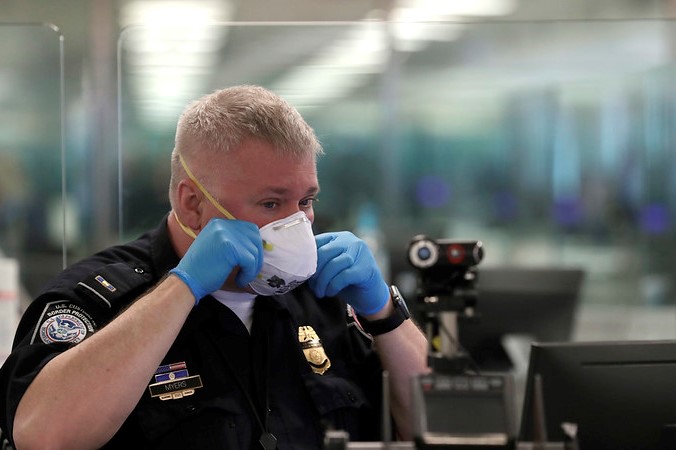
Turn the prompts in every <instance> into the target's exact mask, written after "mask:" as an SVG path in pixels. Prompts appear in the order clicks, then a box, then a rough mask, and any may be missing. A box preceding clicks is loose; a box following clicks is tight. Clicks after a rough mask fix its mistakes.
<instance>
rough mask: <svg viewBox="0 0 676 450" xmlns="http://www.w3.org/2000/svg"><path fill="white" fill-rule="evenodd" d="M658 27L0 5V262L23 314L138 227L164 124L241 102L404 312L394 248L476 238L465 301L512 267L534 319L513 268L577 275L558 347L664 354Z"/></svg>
mask: <svg viewBox="0 0 676 450" xmlns="http://www.w3.org/2000/svg"><path fill="white" fill-rule="evenodd" d="M675 16H676V1H673V0H594V1H586V0H569V1H565V2H561V1H556V0H473V1H470V0H466V1H465V0H463V1H461V0H457V1H453V2H451V1H431V0H392V1H386V0H382V1H362V0H340V1H339V0H278V1H268V0H208V1H207V0H191V1H179V0H175V1H162V0H155V1H152V0H92V1H85V0H58V1H44V0H2V1H0V42H2V45H0V117H1V120H0V250H1V251H2V253H4V255H5V256H7V257H10V258H15V259H17V260H18V261H19V263H20V264H19V266H20V269H19V276H20V280H21V285H22V290H23V297H24V299H25V301H28V300H29V299H30V298H31V296H33V295H35V294H36V293H37V292H38V291H39V288H40V286H41V285H42V284H43V283H44V282H45V281H46V280H48V279H49V278H50V277H52V276H54V275H55V274H57V273H58V271H59V270H60V269H61V268H62V267H63V266H64V265H68V264H71V263H73V262H75V261H76V260H78V259H79V258H81V257H83V256H85V255H88V254H90V253H92V252H94V251H97V250H99V249H102V248H103V247H105V246H107V245H110V244H113V243H117V242H121V241H123V240H127V239H131V238H133V237H135V236H137V235H138V234H139V233H140V232H142V231H143V230H145V229H147V228H149V227H152V226H154V225H155V224H157V223H158V222H159V221H160V220H161V219H162V217H163V216H164V214H165V213H166V212H167V210H168V207H169V206H168V201H167V195H166V191H167V184H168V179H169V172H168V171H169V153H170V151H171V149H172V146H173V138H174V127H175V123H176V119H177V117H178V115H179V114H180V111H181V110H182V108H183V107H184V106H185V105H186V104H187V102H189V101H190V100H192V99H194V98H196V97H198V96H200V95H202V94H205V93H208V92H211V91H213V90H215V89H217V88H221V87H226V86H229V85H234V84H241V83H250V84H260V85H263V86H265V87H268V88H270V89H272V90H274V91H276V92H277V93H278V94H280V95H282V96H283V97H285V98H286V99H287V100H289V101H290V102H291V103H292V104H293V105H295V106H296V107H297V108H298V109H299V110H300V111H301V113H302V114H303V115H304V117H305V118H306V119H307V121H308V122H309V123H310V124H311V125H312V126H313V127H314V128H315V130H316V132H317V134H318V136H319V138H320V140H321V142H322V143H323V145H324V148H325V151H326V155H325V156H324V157H323V158H322V159H321V160H320V161H319V176H320V182H321V186H322V193H321V196H320V201H319V203H318V204H317V208H316V212H317V221H316V224H315V229H316V231H317V232H320V231H326V230H338V229H349V230H352V231H354V232H355V233H357V234H358V235H360V236H362V237H364V238H365V239H367V240H368V242H369V243H370V244H371V245H372V248H373V249H374V252H375V253H376V255H377V257H378V259H379V260H380V262H381V265H382V267H383V271H384V272H385V275H386V277H387V278H388V279H389V280H390V281H392V282H395V283H399V284H400V285H401V286H402V287H403V289H402V290H404V291H406V292H407V293H409V295H410V294H411V293H412V292H414V290H415V283H416V281H415V280H416V273H415V271H413V270H412V268H411V266H410V265H409V263H408V261H407V258H406V254H407V248H408V245H409V243H410V241H411V239H412V238H413V236H415V235H418V234H425V235H427V236H429V237H431V238H433V239H441V238H448V239H465V240H481V241H482V242H483V244H484V249H485V257H484V259H483V261H482V262H481V263H480V265H479V269H480V275H479V283H481V270H483V269H485V270H486V272H487V273H489V272H490V271H491V270H493V269H495V270H496V271H498V272H499V271H500V270H503V269H518V270H519V271H521V272H520V274H522V275H523V274H526V275H528V274H529V273H530V274H531V276H530V278H529V276H525V277H521V278H518V277H516V278H511V277H508V278H509V280H504V279H503V280H502V282H503V283H507V281H513V282H514V283H516V284H518V286H516V287H513V288H514V289H515V290H517V291H519V289H521V290H524V289H525V290H526V291H527V290H528V287H529V286H531V285H538V284H544V287H543V288H542V289H543V290H544V291H545V293H544V294H542V296H541V297H542V298H539V299H538V301H550V300H551V295H549V297H548V294H547V289H548V286H549V287H552V286H556V285H557V283H559V284H560V280H559V281H556V280H554V281H551V282H549V281H547V280H545V282H544V283H543V279H541V278H538V274H537V272H533V273H531V272H528V271H529V270H531V269H534V270H535V269H543V268H545V269H548V270H549V269H552V270H555V271H556V270H561V271H566V270H569V269H570V270H580V271H583V273H584V277H583V281H582V282H580V283H579V284H578V281H575V282H574V284H575V285H574V286H572V285H570V284H568V285H566V286H564V287H566V288H569V290H572V291H573V292H571V293H568V294H566V295H567V297H566V301H569V302H571V303H570V304H571V306H570V308H571V309H570V310H569V312H570V313H571V314H572V315H571V316H570V317H571V318H570V323H569V332H570V333H569V334H570V338H572V339H627V338H639V339H657V338H673V337H676V286H675V281H676V264H674V263H675V261H676V245H674V243H675V242H674V241H675V237H676V222H675V221H676V154H675V152H674V146H675V144H676V87H675V85H674V82H673V80H674V76H675V75H676V65H675V58H676V22H675V21H674V20H673V18H674V17H675ZM517 278H518V281H516V280H517ZM555 278H556V277H555ZM571 283H573V282H571ZM564 284H566V283H564ZM499 287H500V286H498V287H497V288H496V289H498V288H499ZM552 289H554V288H552ZM554 290H556V289H554ZM519 292H520V291H519ZM410 302H411V301H410V300H409V303H410ZM478 309H479V311H480V310H481V297H479V301H478ZM527 311H528V310H527ZM525 314H526V315H528V312H526V313H525ZM532 320H537V319H536V317H533V318H532ZM517 331H518V330H517ZM524 331H527V330H524Z"/></svg>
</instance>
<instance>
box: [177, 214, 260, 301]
mask: <svg viewBox="0 0 676 450" xmlns="http://www.w3.org/2000/svg"><path fill="white" fill-rule="evenodd" d="M236 267H239V269H240V271H239V273H238V274H237V275H236V276H235V282H236V283H237V286H239V287H244V286H246V285H247V284H248V283H249V282H250V281H251V280H253V279H254V278H256V276H257V275H258V273H259V272H260V271H261V268H262V267H263V241H262V239H261V235H260V232H259V231H258V227H257V226H256V225H255V224H253V223H250V222H244V221H241V220H227V219H219V218H214V219H211V220H210V221H209V223H208V224H207V226H206V227H204V229H202V231H200V233H199V234H198V235H197V238H196V239H195V241H194V242H193V243H192V244H191V245H190V248H188V251H187V252H186V254H185V255H184V256H183V258H182V259H181V261H180V262H179V263H178V266H176V267H175V268H173V269H171V270H170V271H169V272H170V273H173V274H175V275H176V276H178V277H179V278H180V279H181V280H183V282H185V284H187V285H188V287H189V288H190V291H191V292H192V294H193V295H194V296H195V304H197V303H199V301H200V300H201V299H202V297H204V296H206V295H207V294H210V293H212V292H214V291H217V290H218V289H220V288H221V286H223V284H224V283H225V280H227V278H228V276H229V275H230V273H231V272H232V271H233V269H235V268H236Z"/></svg>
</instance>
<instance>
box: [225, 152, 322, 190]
mask: <svg viewBox="0 0 676 450" xmlns="http://www.w3.org/2000/svg"><path fill="white" fill-rule="evenodd" d="M214 163H215V164H214V168H217V170H216V173H217V174H220V176H218V179H219V182H220V183H226V184H230V183H237V184H239V185H240V186H242V185H244V186H247V187H249V188H250V189H252V190H257V189H291V188H295V189H310V188H312V187H313V186H316V185H317V184H318V181H317V165H316V158H315V157H314V155H313V154H308V155H305V156H296V155H288V154H286V153H285V152H280V151H279V150H277V149H275V148H274V147H273V146H272V145H270V144H267V143H265V142H262V141H257V140H249V141H246V142H245V143H244V144H243V145H241V146H239V147H238V148H236V149H233V150H232V151H231V152H229V153H228V154H225V155H219V156H218V157H216V160H215V161H214Z"/></svg>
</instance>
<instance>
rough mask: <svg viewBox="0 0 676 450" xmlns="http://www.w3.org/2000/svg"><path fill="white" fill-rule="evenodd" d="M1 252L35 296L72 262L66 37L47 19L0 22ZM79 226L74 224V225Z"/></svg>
mask: <svg viewBox="0 0 676 450" xmlns="http://www.w3.org/2000/svg"><path fill="white" fill-rule="evenodd" d="M0 42H2V45H1V46H0V115H1V116H2V120H0V230H1V232H0V252H1V253H2V255H3V256H5V257H9V258H14V259H16V260H18V261H19V263H20V270H19V273H20V279H21V283H22V286H23V288H24V289H25V291H26V293H27V294H29V296H30V295H33V294H35V293H36V290H37V289H39V288H40V287H41V286H42V284H44V283H45V282H46V281H47V280H48V279H49V278H51V277H53V276H54V275H55V274H56V273H58V272H59V271H60V270H61V269H62V268H63V267H64V265H65V264H66V251H67V248H68V245H70V244H72V243H73V242H74V240H75V236H74V235H73V234H69V233H66V231H68V229H67V228H64V223H65V218H66V217H69V218H71V217H72V216H71V214H70V213H69V214H66V211H67V210H68V208H67V207H66V205H65V202H64V196H63V193H64V192H65V191H64V187H65V184H64V179H65V178H64V176H63V175H64V174H65V166H64V165H63V164H62V161H64V155H65V146H64V140H63V136H64V132H63V127H64V122H63V109H64V105H63V40H62V36H61V34H60V33H59V31H58V30H57V29H56V28H54V27H52V26H49V25H43V24H0ZM71 231H72V230H71Z"/></svg>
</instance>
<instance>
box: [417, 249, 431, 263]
mask: <svg viewBox="0 0 676 450" xmlns="http://www.w3.org/2000/svg"><path fill="white" fill-rule="evenodd" d="M430 256H432V252H430V249H429V248H427V247H423V248H421V249H419V250H418V258H420V259H422V260H425V259H429V258H430Z"/></svg>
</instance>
